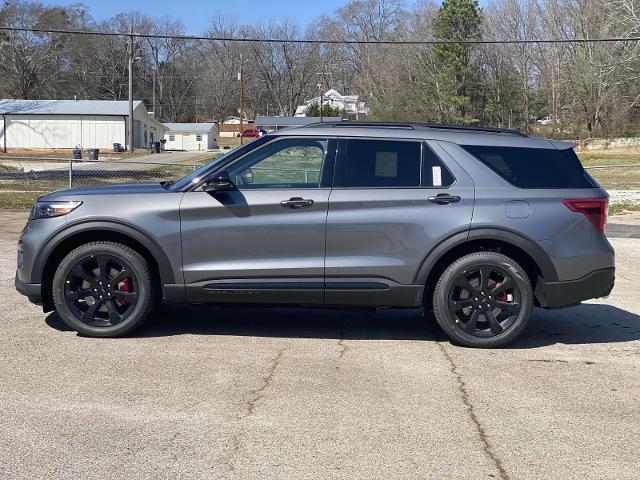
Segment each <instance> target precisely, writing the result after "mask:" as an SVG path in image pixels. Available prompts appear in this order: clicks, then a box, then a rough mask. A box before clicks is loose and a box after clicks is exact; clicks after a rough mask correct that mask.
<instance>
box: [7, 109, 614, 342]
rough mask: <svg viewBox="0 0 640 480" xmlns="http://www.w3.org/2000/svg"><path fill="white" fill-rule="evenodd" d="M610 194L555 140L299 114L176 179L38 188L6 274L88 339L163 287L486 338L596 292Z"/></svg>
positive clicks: (115, 329)
mask: <svg viewBox="0 0 640 480" xmlns="http://www.w3.org/2000/svg"><path fill="white" fill-rule="evenodd" d="M607 203H608V197H607V193H606V192H605V191H604V190H603V189H602V188H600V187H599V186H598V184H597V183H596V182H595V181H594V179H593V178H591V177H590V176H589V174H588V173H587V172H585V170H584V169H583V168H582V165H581V164H580V162H579V160H578V158H577V157H576V155H575V153H574V152H573V150H572V145H571V144H569V143H565V142H559V141H554V140H546V139H542V138H533V137H529V136H527V135H524V134H522V133H520V132H517V131H511V130H502V129H491V128H470V127H452V126H444V125H422V124H374V123H369V124H363V123H348V122H342V123H320V124H313V125H309V126H305V127H301V128H296V129H287V130H282V131H279V132H275V133H273V134H269V135H266V136H264V137H261V138H258V139H256V140H255V141H253V142H251V143H250V144H247V145H244V146H242V147H240V148H238V149H236V150H233V151H231V152H229V153H228V154H226V155H224V156H222V157H220V158H218V159H216V160H214V161H212V162H210V163H209V164H207V165H205V166H204V167H202V168H200V169H199V170H197V171H195V172H193V173H192V174H190V175H188V176H186V177H184V178H182V179H181V180H178V181H177V182H175V183H173V182H164V183H162V184H149V185H113V186H106V187H104V186H103V187H95V188H79V189H71V190H65V191H60V192H54V193H51V194H49V195H45V196H43V197H41V198H40V199H39V200H38V201H37V202H36V203H35V205H34V206H33V210H32V212H31V216H30V219H29V222H28V223H27V225H26V227H25V229H24V231H23V233H22V236H21V237H20V241H19V246H18V270H17V275H16V288H17V289H18V291H20V292H21V293H23V294H24V295H26V296H28V297H29V299H30V300H31V301H32V302H35V303H38V304H42V306H43V309H44V311H45V312H48V311H51V310H54V309H55V310H56V311H57V312H58V314H59V315H60V317H61V318H62V319H63V320H64V321H65V322H66V323H67V324H68V325H69V326H70V327H71V328H73V329H75V330H77V331H78V332H80V333H82V334H85V335H91V336H100V337H111V336H118V335H124V334H126V333H128V332H131V331H132V330H133V329H134V328H136V327H137V326H138V325H140V324H141V322H143V321H144V320H145V319H146V318H147V317H149V316H150V314H151V312H152V310H153V308H154V306H155V305H156V304H158V303H159V302H160V301H162V300H164V301H167V302H188V303H194V304H202V303H208V304H253V305H255V304H264V305H282V304H289V305H316V306H317V305H327V306H344V307H361V306H367V307H399V308H402V307H406V308H415V307H424V308H426V309H427V310H433V311H434V314H435V318H436V319H437V322H438V323H439V324H440V326H441V327H442V329H443V330H444V331H445V333H446V334H447V335H448V336H449V337H450V338H451V339H452V340H453V341H454V342H456V343H459V344H462V345H466V346H472V347H495V346H499V345H503V344H505V343H507V342H509V341H511V340H513V339H514V338H515V337H517V336H518V335H519V334H520V333H521V332H522V331H523V330H524V329H525V327H526V325H527V322H528V320H529V317H530V316H531V312H532V309H533V307H542V308H559V307H567V306H572V305H576V304H578V303H580V302H581V301H582V300H586V299H590V298H597V297H603V296H606V295H608V294H609V292H610V291H611V289H612V288H613V283H614V252H613V249H612V247H611V245H610V244H609V242H608V241H607V239H606V237H605V235H604V233H603V232H604V224H605V221H606V215H607Z"/></svg>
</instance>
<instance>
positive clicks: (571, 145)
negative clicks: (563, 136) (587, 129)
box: [547, 138, 578, 150]
mask: <svg viewBox="0 0 640 480" xmlns="http://www.w3.org/2000/svg"><path fill="white" fill-rule="evenodd" d="M547 140H548V141H549V143H551V144H552V145H553V146H554V147H556V148H557V149H558V150H569V149H570V148H575V147H577V146H578V144H577V143H573V142H563V141H562V140H551V139H549V138H548V139H547Z"/></svg>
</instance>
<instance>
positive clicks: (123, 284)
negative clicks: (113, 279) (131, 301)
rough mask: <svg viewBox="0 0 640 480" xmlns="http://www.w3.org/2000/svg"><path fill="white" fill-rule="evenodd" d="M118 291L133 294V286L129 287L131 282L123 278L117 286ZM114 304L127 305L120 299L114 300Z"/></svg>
mask: <svg viewBox="0 0 640 480" xmlns="http://www.w3.org/2000/svg"><path fill="white" fill-rule="evenodd" d="M118 290H120V291H121V292H125V293H131V292H133V285H131V280H130V279H129V278H125V279H124V280H122V281H121V282H120V283H119V284H118ZM116 303H117V304H118V305H120V306H122V305H125V304H126V303H127V301H126V300H123V299H121V298H117V299H116Z"/></svg>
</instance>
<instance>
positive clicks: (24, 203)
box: [0, 191, 45, 209]
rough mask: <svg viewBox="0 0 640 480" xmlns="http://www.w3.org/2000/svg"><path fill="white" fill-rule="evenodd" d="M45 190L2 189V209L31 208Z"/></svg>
mask: <svg viewBox="0 0 640 480" xmlns="http://www.w3.org/2000/svg"><path fill="white" fill-rule="evenodd" d="M44 193H45V192H19V193H16V192H2V191H0V209H9V208H31V205H33V202H35V201H36V199H37V198H38V197H39V196H40V195H43V194H44Z"/></svg>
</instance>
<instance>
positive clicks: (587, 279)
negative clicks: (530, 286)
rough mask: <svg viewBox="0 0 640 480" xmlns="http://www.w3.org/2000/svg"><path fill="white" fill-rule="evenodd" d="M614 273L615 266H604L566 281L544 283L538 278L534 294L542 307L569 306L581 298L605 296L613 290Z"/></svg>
mask: <svg viewBox="0 0 640 480" xmlns="http://www.w3.org/2000/svg"><path fill="white" fill-rule="evenodd" d="M615 273H616V270H615V268H605V269H602V270H596V271H593V272H591V273H589V274H587V275H585V276H584V277H582V278H579V279H577V280H571V281H568V282H549V283H546V282H545V281H544V280H543V279H542V278H539V279H538V282H537V283H536V291H535V296H536V299H537V300H538V303H539V304H540V306H541V307H544V308H562V307H569V306H572V305H577V304H578V303H580V302H582V301H583V300H589V299H591V298H601V297H606V296H607V295H609V294H610V293H611V290H613V285H614V283H615Z"/></svg>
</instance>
